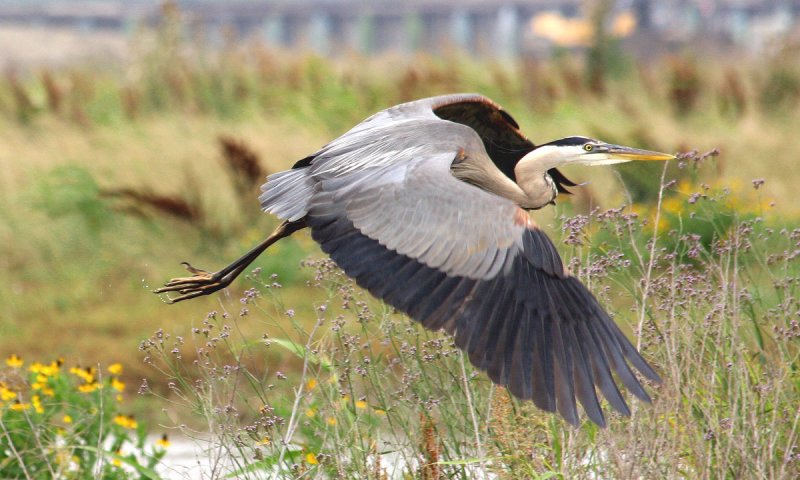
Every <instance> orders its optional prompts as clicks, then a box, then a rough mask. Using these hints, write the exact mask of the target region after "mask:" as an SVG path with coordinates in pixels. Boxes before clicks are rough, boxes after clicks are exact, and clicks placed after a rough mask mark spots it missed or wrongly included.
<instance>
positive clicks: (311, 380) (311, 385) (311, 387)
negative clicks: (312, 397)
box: [306, 378, 317, 390]
mask: <svg viewBox="0 0 800 480" xmlns="http://www.w3.org/2000/svg"><path fill="white" fill-rule="evenodd" d="M316 386H317V379H316V378H309V379H308V381H307V382H306V388H308V389H309V390H314V388H315V387H316Z"/></svg>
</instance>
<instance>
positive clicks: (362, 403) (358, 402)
mask: <svg viewBox="0 0 800 480" xmlns="http://www.w3.org/2000/svg"><path fill="white" fill-rule="evenodd" d="M356 408H360V409H362V410H364V409H365V408H367V402H365V401H364V400H356Z"/></svg>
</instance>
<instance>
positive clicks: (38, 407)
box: [31, 395, 44, 413]
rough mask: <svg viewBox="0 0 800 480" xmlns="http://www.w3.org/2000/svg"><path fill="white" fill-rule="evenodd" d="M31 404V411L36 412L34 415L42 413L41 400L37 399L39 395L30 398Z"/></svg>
mask: <svg viewBox="0 0 800 480" xmlns="http://www.w3.org/2000/svg"><path fill="white" fill-rule="evenodd" d="M31 403H33V409H34V410H36V413H44V408H42V399H41V398H39V395H34V396H33V397H32V398H31Z"/></svg>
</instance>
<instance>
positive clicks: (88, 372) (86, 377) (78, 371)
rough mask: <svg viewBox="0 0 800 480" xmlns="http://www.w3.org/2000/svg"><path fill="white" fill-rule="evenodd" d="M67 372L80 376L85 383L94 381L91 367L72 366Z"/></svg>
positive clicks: (93, 371)
mask: <svg viewBox="0 0 800 480" xmlns="http://www.w3.org/2000/svg"><path fill="white" fill-rule="evenodd" d="M69 373H71V374H73V375H75V376H77V377H80V378H82V379H83V381H84V382H86V383H94V374H95V370H94V368H92V367H86V368H79V367H72V368H70V369H69Z"/></svg>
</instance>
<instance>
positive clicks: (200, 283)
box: [153, 262, 231, 303]
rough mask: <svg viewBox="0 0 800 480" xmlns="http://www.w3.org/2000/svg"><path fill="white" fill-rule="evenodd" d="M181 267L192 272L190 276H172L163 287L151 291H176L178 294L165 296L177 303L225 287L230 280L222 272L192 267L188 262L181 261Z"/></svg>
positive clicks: (170, 301)
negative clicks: (172, 296) (173, 296)
mask: <svg viewBox="0 0 800 480" xmlns="http://www.w3.org/2000/svg"><path fill="white" fill-rule="evenodd" d="M181 265H183V268H185V269H186V270H188V271H189V273H192V274H193V275H192V276H191V277H178V278H173V279H171V280H170V281H168V282H167V283H165V284H164V286H163V287H161V288H157V289H155V290H153V293H168V292H178V293H179V294H180V296H178V297H175V298H170V297H167V300H168V303H178V302H180V301H182V300H189V299H190V298H195V297H199V296H201V295H208V294H211V293H214V292H216V291H217V290H221V289H223V288H225V287H227V286H228V285H229V284H230V283H231V282H230V281H229V280H228V279H226V276H225V275H224V274H223V272H214V273H211V272H207V271H205V270H202V269H199V268H195V267H193V266H192V265H191V264H190V263H189V262H181Z"/></svg>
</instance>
